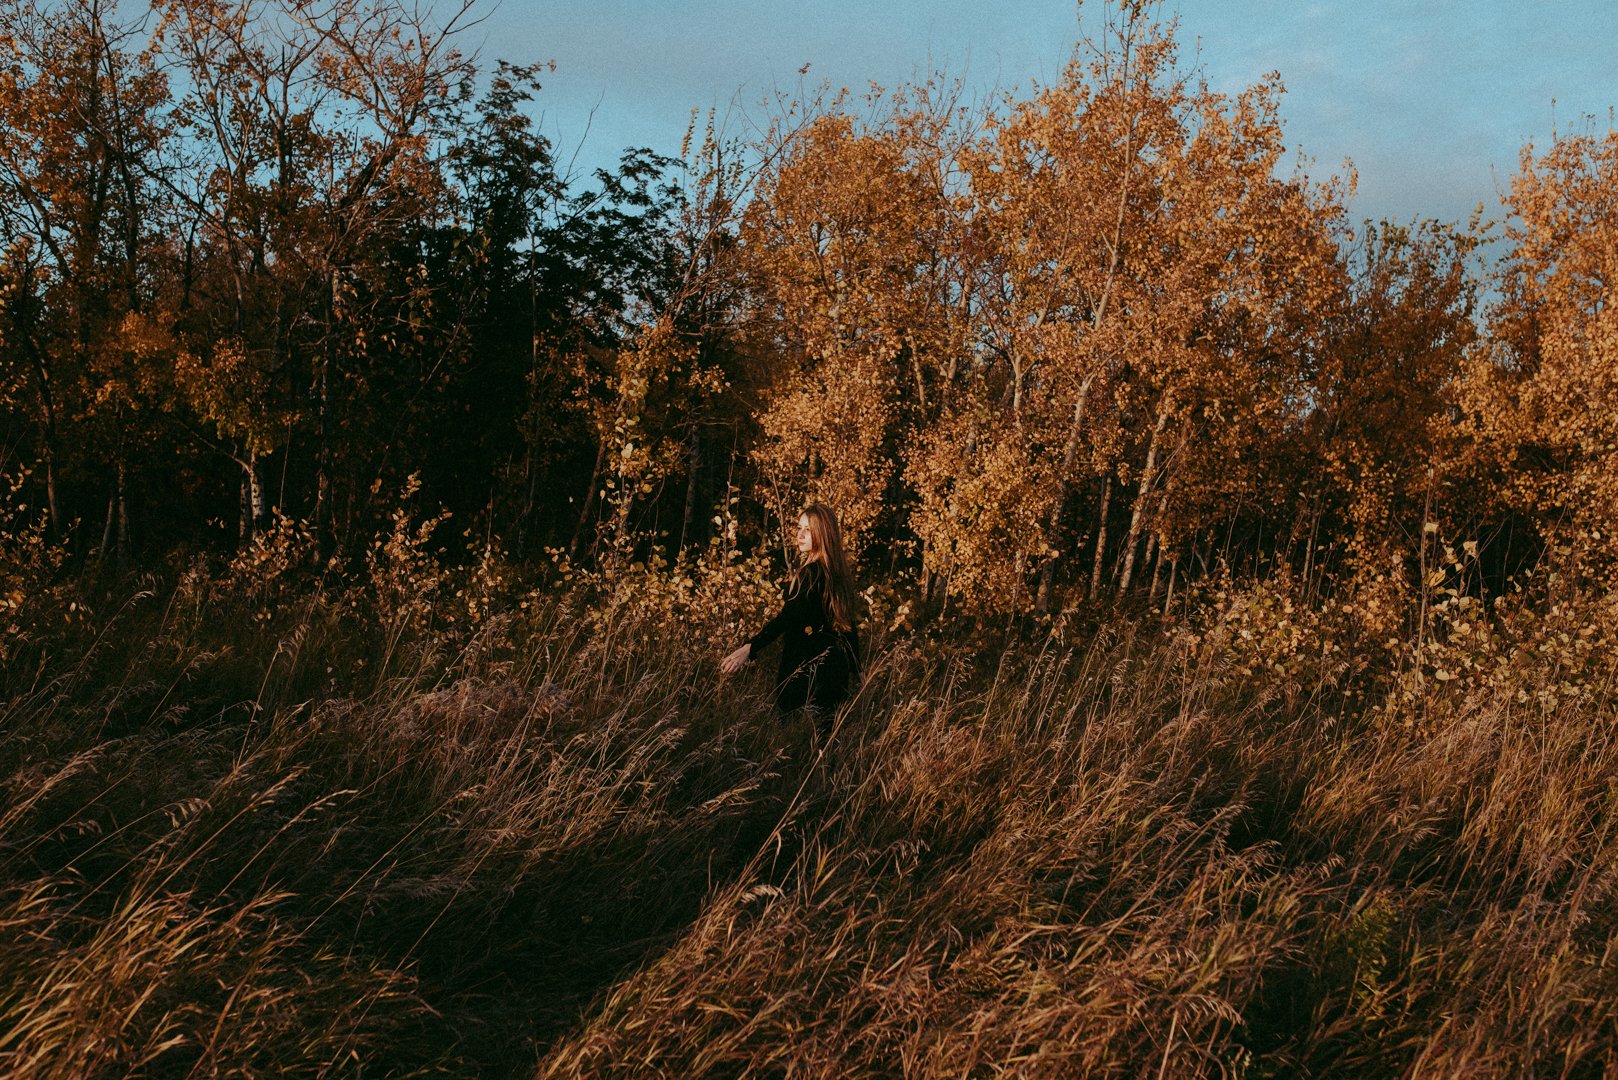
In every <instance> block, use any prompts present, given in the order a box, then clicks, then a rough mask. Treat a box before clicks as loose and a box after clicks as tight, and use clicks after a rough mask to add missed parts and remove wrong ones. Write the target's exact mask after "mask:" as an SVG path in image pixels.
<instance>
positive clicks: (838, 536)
mask: <svg viewBox="0 0 1618 1080" xmlns="http://www.w3.org/2000/svg"><path fill="white" fill-rule="evenodd" d="M803 516H804V517H805V518H806V519H807V520H808V522H809V538H810V540H811V545H810V548H809V550H808V551H807V552H805V553H804V555H803V569H807V568H808V567H809V566H810V565H812V564H813V563H819V564H820V565H821V566H823V567H824V568H825V570H826V615H827V616H828V618H829V619H830V621H831V624H832V627H833V628H834V629H837V630H843V631H848V630H852V629H854V574H853V571H852V570H851V569H850V568H849V563H848V553H847V552H846V551H845V550H844V549H843V533H842V530H841V529H839V528H838V527H837V515H836V514H834V513H833V512H832V510H831V508H830V507H828V506H826V505H825V504H823V503H810V504H809V505H808V506H806V507H804V508H803ZM799 573H800V574H801V573H802V569H800V570H799Z"/></svg>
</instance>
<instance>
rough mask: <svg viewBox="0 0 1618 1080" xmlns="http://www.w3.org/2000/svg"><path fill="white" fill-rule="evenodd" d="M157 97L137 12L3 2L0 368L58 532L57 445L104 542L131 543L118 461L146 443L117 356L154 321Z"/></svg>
mask: <svg viewBox="0 0 1618 1080" xmlns="http://www.w3.org/2000/svg"><path fill="white" fill-rule="evenodd" d="M166 103H167V88H166V83H165V80H164V78H163V76H162V74H161V72H160V71H158V70H157V69H156V67H155V66H154V64H153V62H152V57H151V56H150V54H149V53H148V52H147V51H146V50H145V49H144V48H143V47H142V38H141V35H140V28H139V24H138V20H127V21H126V20H123V19H121V18H120V16H119V14H118V12H117V10H116V9H115V7H114V6H113V5H112V4H111V3H106V2H103V0H67V2H65V3H62V4H58V5H51V6H49V7H44V6H40V5H38V4H36V3H34V2H33V0H8V2H6V3H4V4H0V192H3V197H0V233H3V239H0V243H3V248H4V254H3V256H0V275H3V278H4V289H5V298H4V310H3V312H0V362H3V363H4V364H5V365H6V366H7V368H8V369H9V371H10V372H11V375H10V376H9V377H8V379H7V382H8V385H9V387H10V388H11V394H10V397H11V403H12V404H13V405H14V406H15V407H16V408H17V414H18V415H20V416H22V415H25V416H29V417H30V423H29V426H30V428H31V429H32V432H33V434H32V436H31V438H30V439H29V441H35V440H37V446H38V453H39V460H40V463H41V466H42V473H43V484H44V496H45V498H44V503H45V505H46V507H47V508H48V512H49V516H50V520H51V522H52V524H53V526H54V527H55V528H56V529H57V530H58V531H59V532H60V531H61V530H62V529H63V528H64V527H65V526H66V524H67V522H68V521H69V520H71V519H72V518H75V517H77V516H78V514H79V512H80V510H81V509H88V508H87V507H73V506H71V505H67V504H65V503H64V498H63V494H62V491H61V480H62V470H63V465H64V453H63V450H64V443H65V442H67V441H71V442H73V443H76V444H79V445H81V446H88V447H90V448H92V450H91V453H92V456H91V457H89V458H82V457H81V458H80V459H78V460H77V461H75V462H72V464H73V465H77V466H78V467H79V468H81V469H88V470H90V471H92V472H93V473H95V474H96V476H93V477H92V476H90V475H83V476H81V477H79V478H75V479H82V481H83V486H84V487H87V488H99V489H100V491H101V493H102V497H103V498H105V500H106V504H105V505H106V507H107V517H106V524H105V528H104V530H103V531H102V536H103V537H104V542H103V545H102V547H103V549H105V548H106V547H107V546H108V544H109V543H117V544H118V546H119V547H122V546H123V541H124V540H125V539H126V537H127V531H128V497H127V492H128V474H129V457H130V455H131V454H132V453H134V454H138V453H140V452H141V451H142V450H147V449H150V445H149V444H150V442H151V436H152V430H151V428H150V425H149V424H147V423H146V422H145V420H144V419H143V418H142V415H141V414H142V413H143V411H144V410H145V409H147V408H149V407H150V405H151V398H150V395H148V394H146V393H144V391H146V390H148V389H149V387H148V386H147V385H146V381H145V379H144V378H143V376H142V373H141V372H140V371H139V370H137V369H138V367H139V365H136V366H135V367H134V368H132V367H131V366H130V363H129V360H130V357H131V356H132V355H136V354H140V353H142V351H143V350H145V349H147V348H148V347H149V346H150V345H151V344H152V339H153V334H154V333H160V324H161V321H162V320H161V316H160V315H159V314H158V313H156V312H154V311H153V310H152V308H153V306H154V304H155V303H156V302H157V298H158V297H157V294H158V292H159V290H160V286H161V276H162V268H163V265H164V260H163V255H164V252H165V248H166V245H165V242H164V241H163V240H162V238H161V237H162V230H163V229H164V228H165V226H166V225H167V224H168V222H167V221H166V220H164V219H163V217H162V214H161V206H160V204H159V202H158V200H157V198H156V191H155V185H154V183H153V169H154V165H155V162H154V160H153V157H154V154H155V150H156V147H157V145H158V144H159V142H160V141H161V140H162V139H163V138H165V127H164V118H163V115H162V110H163V109H164V107H165V105H166ZM126 336H127V337H128V338H129V339H130V340H129V341H121V340H120V339H122V338H125V337H126ZM126 346H128V347H126ZM143 403H144V404H143Z"/></svg>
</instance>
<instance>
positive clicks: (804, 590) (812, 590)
mask: <svg viewBox="0 0 1618 1080" xmlns="http://www.w3.org/2000/svg"><path fill="white" fill-rule="evenodd" d="M818 585H819V579H818V578H816V577H814V575H813V573H812V572H811V574H810V575H808V576H807V577H800V578H799V579H797V580H795V581H793V582H791V583H789V584H788V585H787V587H786V588H785V589H783V590H782V595H781V610H780V611H778V612H776V615H775V618H773V619H771V620H770V621H769V622H767V623H765V624H764V626H763V628H762V629H760V630H759V632H758V633H756V634H754V635H753V636H752V637H750V638H748V639H747V644H748V645H750V646H752V649H751V653H750V655H751V656H757V655H758V652H759V650H760V649H763V648H767V647H768V646H769V644H770V643H771V642H772V641H774V640H775V639H776V638H778V637H780V636H781V635H782V634H783V633H785V632H786V629H787V627H789V626H794V625H797V624H800V623H801V624H802V625H804V626H812V625H816V624H818V623H820V622H821V621H822V620H823V619H824V618H825V616H824V615H822V614H821V610H820V609H821V607H822V602H821V599H820V590H819V589H818V588H817V586H818Z"/></svg>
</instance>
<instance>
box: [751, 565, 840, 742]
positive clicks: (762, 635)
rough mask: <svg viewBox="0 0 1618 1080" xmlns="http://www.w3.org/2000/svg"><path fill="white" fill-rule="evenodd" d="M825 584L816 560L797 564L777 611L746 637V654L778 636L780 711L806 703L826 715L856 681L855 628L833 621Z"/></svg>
mask: <svg viewBox="0 0 1618 1080" xmlns="http://www.w3.org/2000/svg"><path fill="white" fill-rule="evenodd" d="M826 585H827V574H826V568H825V567H824V566H822V565H820V563H818V562H813V563H810V564H809V565H807V566H805V567H804V568H803V569H801V570H799V571H798V573H797V575H796V576H795V577H794V578H793V579H792V581H791V582H790V583H789V584H788V585H787V587H786V588H785V589H784V590H783V593H782V599H781V611H780V612H779V613H778V614H777V615H776V616H775V618H773V619H771V620H770V621H769V622H767V623H765V624H764V628H763V629H762V630H760V631H759V632H758V633H756V634H754V635H753V636H752V638H751V639H750V640H749V641H748V644H749V645H751V646H752V649H751V651H750V652H749V654H748V655H749V657H750V658H756V657H757V656H758V653H759V650H760V649H763V648H764V647H765V646H767V645H769V644H770V642H772V641H774V640H775V639H776V638H780V639H781V666H780V668H779V670H778V671H777V672H776V676H775V707H776V708H777V709H779V710H781V711H782V712H791V711H792V710H793V709H798V708H802V707H803V706H805V705H809V706H812V707H813V708H814V710H815V711H816V712H817V713H820V714H822V715H823V716H829V715H830V714H831V713H832V712H834V711H836V709H837V706H839V705H841V704H842V703H843V702H845V701H847V700H848V697H849V695H850V694H851V693H853V691H854V688H855V687H856V686H858V685H859V675H860V639H859V633H858V632H857V631H855V630H837V629H834V628H833V627H832V624H831V615H830V605H829V604H828V603H827V602H826Z"/></svg>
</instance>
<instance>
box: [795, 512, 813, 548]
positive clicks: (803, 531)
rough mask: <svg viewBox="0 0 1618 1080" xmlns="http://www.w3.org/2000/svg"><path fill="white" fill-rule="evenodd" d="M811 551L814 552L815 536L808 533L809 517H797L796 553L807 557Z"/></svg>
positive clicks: (805, 515)
mask: <svg viewBox="0 0 1618 1080" xmlns="http://www.w3.org/2000/svg"><path fill="white" fill-rule="evenodd" d="M813 550H815V534H814V533H812V532H810V531H809V515H808V514H802V515H800V516H799V517H798V551H799V553H800V554H803V555H807V554H809V553H810V552H811V551H813Z"/></svg>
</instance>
